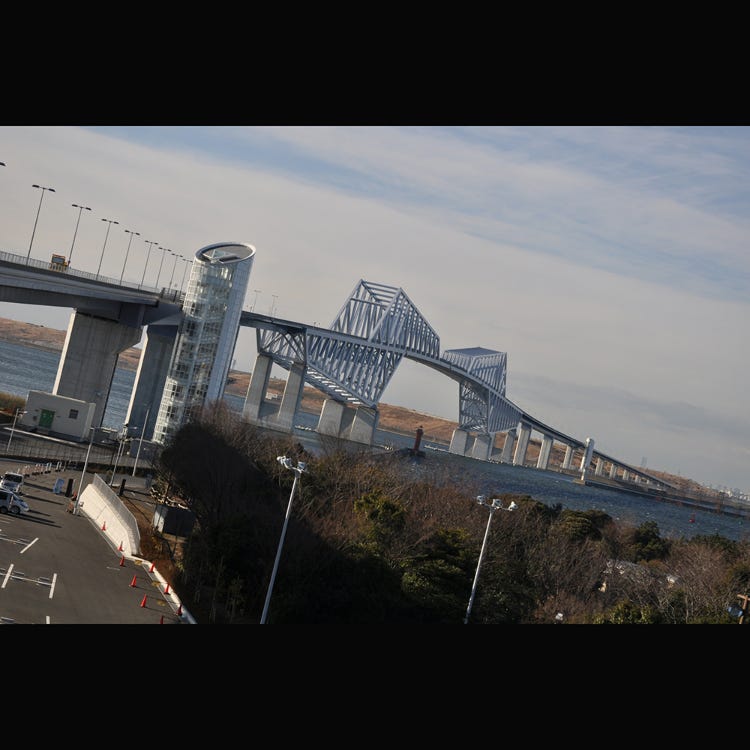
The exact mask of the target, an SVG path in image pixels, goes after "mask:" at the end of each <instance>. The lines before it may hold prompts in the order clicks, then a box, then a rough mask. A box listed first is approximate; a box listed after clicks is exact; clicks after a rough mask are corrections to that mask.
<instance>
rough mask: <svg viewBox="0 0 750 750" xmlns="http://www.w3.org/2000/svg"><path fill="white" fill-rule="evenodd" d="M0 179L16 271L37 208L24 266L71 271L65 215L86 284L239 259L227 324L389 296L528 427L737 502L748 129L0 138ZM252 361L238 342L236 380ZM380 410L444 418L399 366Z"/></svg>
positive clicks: (749, 436) (408, 369) (49, 317)
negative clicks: (472, 359) (248, 259)
mask: <svg viewBox="0 0 750 750" xmlns="http://www.w3.org/2000/svg"><path fill="white" fill-rule="evenodd" d="M0 162H4V163H5V166H4V167H0V250H3V251H6V252H14V253H17V254H20V255H22V256H24V257H25V256H26V254H27V253H28V251H29V244H30V241H31V235H32V231H33V228H34V223H35V218H36V216H37V212H39V218H38V222H37V226H36V231H35V233H34V240H33V245H32V251H31V257H32V258H38V259H45V260H46V259H48V258H49V257H50V255H51V253H52V252H60V253H62V254H64V255H66V256H67V255H70V250H71V245H72V243H73V235H74V232H75V227H76V222H77V219H78V215H79V210H78V209H76V208H74V207H73V206H72V204H78V205H84V206H88V207H90V208H91V211H83V212H82V215H81V218H80V224H79V228H78V231H77V234H76V238H75V246H74V250H73V264H72V265H73V266H74V267H75V268H78V269H80V270H85V271H91V272H96V271H97V268H98V266H99V264H100V263H101V274H102V275H105V276H111V277H114V278H119V277H120V275H121V274H122V275H123V278H124V280H125V281H135V282H140V281H141V279H142V278H144V277H145V283H146V284H148V283H149V282H150V283H151V284H152V285H156V282H157V272H159V271H160V273H161V275H160V277H159V279H158V281H159V285H160V286H165V285H167V284H168V283H169V282H170V281H171V282H172V286H179V285H180V282H182V280H183V278H184V272H185V268H187V264H186V263H183V262H182V261H180V260H179V259H177V257H176V256H177V255H181V256H183V257H186V258H187V257H192V256H193V255H194V254H195V252H196V251H197V250H199V249H200V248H202V247H204V246H206V245H209V244H213V243H216V242H224V241H230V242H246V243H249V244H251V245H253V246H254V247H255V248H256V255H255V259H254V263H253V269H252V273H251V276H250V282H249V285H248V291H247V295H246V298H245V309H247V310H250V309H254V310H255V311H256V312H262V313H268V312H271V311H272V310H273V312H274V314H275V315H276V316H278V317H282V318H288V319H291V320H297V321H301V322H305V323H310V324H317V325H328V324H330V323H331V322H332V321H333V319H334V318H335V317H336V315H337V313H338V311H339V309H340V308H341V306H342V305H343V304H344V302H345V300H346V298H347V297H348V295H349V294H350V292H351V291H352V290H353V289H354V287H355V286H356V284H357V283H358V281H359V280H360V279H365V280H367V281H373V282H378V283H382V284H388V285H391V286H394V287H400V288H402V289H403V290H404V291H405V292H406V294H407V295H408V296H409V298H410V299H411V300H412V302H413V303H414V304H415V305H416V307H417V308H418V309H419V310H420V312H421V313H422V314H423V316H424V317H425V318H426V319H427V320H428V322H429V323H430V325H431V326H432V327H433V328H434V329H435V331H436V332H437V333H438V335H439V336H440V345H441V351H442V350H446V349H457V348H465V347H484V348H487V349H494V350H497V351H503V352H507V353H508V375H507V392H506V395H507V397H508V398H509V399H510V400H511V401H513V402H514V403H515V404H516V405H517V406H519V407H520V408H522V409H523V410H525V411H526V412H528V413H530V414H532V415H533V416H534V417H536V418H538V419H539V420H541V421H542V422H544V423H546V424H548V425H550V426H553V427H555V428H556V429H558V430H560V431H562V432H563V433H566V434H568V435H571V436H573V437H576V438H578V439H581V440H585V439H586V437H592V438H593V439H594V440H595V447H596V449H598V450H600V451H602V452H603V453H605V454H607V455H609V456H612V457H614V458H616V459H618V460H620V461H623V462H625V463H629V464H631V465H633V466H636V467H638V466H642V465H645V466H646V468H651V469H655V470H661V471H667V472H670V473H673V474H679V475H681V476H683V477H689V478H691V479H695V480H696V481H698V482H701V483H703V484H706V485H710V486H713V487H729V488H738V489H740V490H742V491H745V492H747V491H750V398H748V396H747V394H746V387H747V383H748V377H747V376H748V372H750V246H749V244H748V239H750V211H749V210H748V209H749V208H750V128H748V127H718V126H716V127H657V126H652V127H646V126H590V127H584V126H565V127H553V126H534V127H530V126H523V127H522V126H517V125H514V126H481V127H470V126H467V127H456V126H452V127H438V126H431V127H427V126H414V125H412V126H402V127H399V126H373V127H369V126H345V127H344V126H341V127H338V126H330V127H327V126H310V127H308V126H127V127H126V126H97V127H76V126H2V127H0ZM33 184H38V185H41V186H45V187H53V188H54V189H55V192H54V193H52V192H50V191H46V192H45V193H44V197H43V199H42V204H41V208H40V207H39V204H40V196H41V192H42V191H40V190H39V189H35V188H33V187H32V185H33ZM102 219H109V220H112V221H118V222H119V223H118V224H117V225H115V224H112V225H110V224H109V223H108V222H106V221H102ZM107 227H110V233H109V235H108V236H107V237H106V245H105V235H106V230H107ZM126 229H128V230H131V231H132V232H139V233H140V234H139V235H137V236H136V235H134V236H133V241H132V243H131V244H130V250H129V252H128V242H129V238H130V236H131V235H129V234H128V233H126V232H125V230H126ZM146 240H150V241H155V242H156V243H157V244H156V245H151V247H153V248H154V249H153V250H152V252H151V254H150V255H149V254H148V247H149V245H147V243H146ZM159 246H161V247H164V248H168V249H170V250H171V251H172V252H173V253H174V255H172V254H167V253H165V252H163V251H159V250H158V249H157V248H158V247H159ZM162 259H163V261H162ZM147 261H148V263H147ZM160 262H161V269H160ZM69 315H70V311H69V310H60V309H56V308H44V307H32V306H25V305H11V304H8V303H1V304H0V317H6V318H12V319H16V320H23V321H26V322H31V323H38V324H42V325H47V326H53V327H56V328H60V329H65V328H66V327H67V321H68V318H69ZM255 353H256V349H255V332H254V331H253V330H252V329H245V328H243V329H241V332H240V335H239V338H238V343H237V348H236V350H235V364H234V366H235V368H236V369H240V370H245V371H250V370H252V368H253V364H254V361H255ZM274 374H275V375H278V376H285V373H284V372H283V371H276V370H275V371H274ZM1 380H2V378H1V377H0V381H1ZM0 385H1V382H0ZM382 401H383V402H385V403H389V404H394V405H399V406H405V407H408V408H411V409H414V410H417V411H421V412H426V413H428V414H431V415H435V416H441V417H445V418H447V419H452V420H457V419H458V386H457V384H456V383H455V382H454V381H452V380H450V379H448V378H445V377H443V376H441V375H440V374H439V373H437V372H435V371H433V370H431V369H430V368H427V367H424V366H420V365H418V364H416V363H414V362H410V361H408V360H406V361H403V362H402V363H401V365H399V368H398V370H397V371H396V373H395V374H394V376H393V378H392V380H391V382H390V383H389V385H388V387H387V388H386V390H385V392H384V394H383V397H382ZM415 427H416V426H415ZM644 462H645V464H644Z"/></svg>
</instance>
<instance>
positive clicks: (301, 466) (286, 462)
mask: <svg viewBox="0 0 750 750" xmlns="http://www.w3.org/2000/svg"><path fill="white" fill-rule="evenodd" d="M276 460H277V461H278V462H279V463H280V464H281V465H282V466H283V467H284V468H285V469H289V470H290V471H293V472H294V482H292V491H291V493H290V494H289V504H288V505H287V506H286V516H285V517H284V525H283V526H282V528H281V537H280V539H279V547H278V549H277V550H276V560H274V563H273V572H272V573H271V582H270V583H269V584H268V593H267V594H266V603H265V604H264V605H263V614H262V615H261V617H260V624H261V625H265V624H266V618H267V617H268V605H269V604H270V603H271V594H272V593H273V584H274V582H275V581H276V572H277V571H278V569H279V560H280V559H281V549H282V547H283V546H284V537H285V536H286V527H287V526H288V525H289V516H290V515H291V514H292V501H293V500H294V490H295V489H297V480H298V479H299V478H300V476H301V475H302V473H303V472H304V471H306V469H307V464H306V463H305V462H304V461H297V465H296V466H292V460H291V459H290V458H288V457H287V456H277V457H276Z"/></svg>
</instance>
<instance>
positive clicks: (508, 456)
mask: <svg viewBox="0 0 750 750" xmlns="http://www.w3.org/2000/svg"><path fill="white" fill-rule="evenodd" d="M515 444H516V431H515V429H512V430H508V432H506V433H505V445H503V451H502V453H501V454H500V460H501V461H502V462H503V463H504V464H509V463H511V462H512V461H513V448H514V446H515Z"/></svg>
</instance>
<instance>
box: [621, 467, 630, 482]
mask: <svg viewBox="0 0 750 750" xmlns="http://www.w3.org/2000/svg"><path fill="white" fill-rule="evenodd" d="M629 479H630V472H629V471H628V470H627V469H623V470H622V481H623V482H627V481H628V480H629Z"/></svg>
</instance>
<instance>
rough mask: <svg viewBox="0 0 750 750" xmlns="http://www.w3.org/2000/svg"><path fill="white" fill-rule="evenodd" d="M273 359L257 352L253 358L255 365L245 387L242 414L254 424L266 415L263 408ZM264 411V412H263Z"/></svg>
mask: <svg viewBox="0 0 750 750" xmlns="http://www.w3.org/2000/svg"><path fill="white" fill-rule="evenodd" d="M272 366H273V360H272V359H271V357H269V356H267V355H266V354H258V356H257V357H256V358H255V366H254V367H253V373H252V375H251V377H250V385H248V387H247V395H246V396H245V404H244V405H243V407H242V416H243V417H244V418H245V419H246V420H247V421H248V422H252V423H254V424H257V423H258V422H261V421H263V419H264V418H265V417H267V416H268V412H267V410H266V409H265V408H264V407H265V406H266V404H265V398H266V391H267V390H268V381H269V380H270V378H271V367H272ZM264 412H265V413H264Z"/></svg>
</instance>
